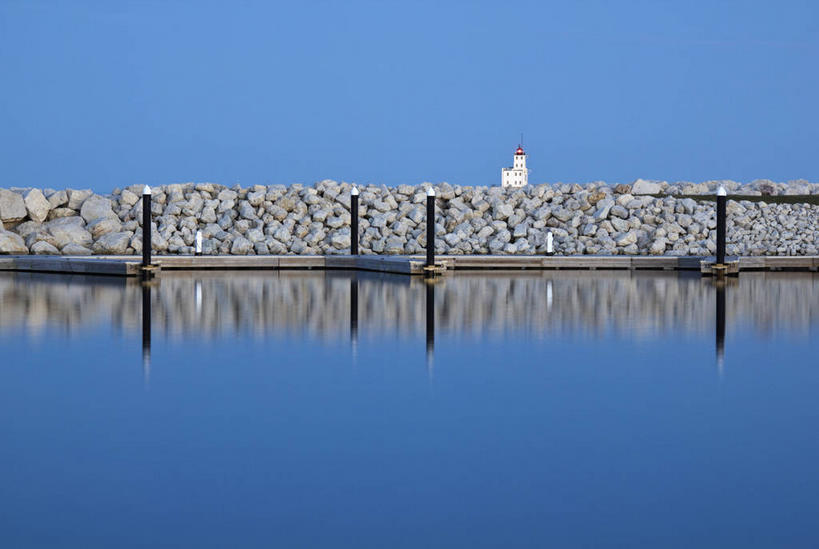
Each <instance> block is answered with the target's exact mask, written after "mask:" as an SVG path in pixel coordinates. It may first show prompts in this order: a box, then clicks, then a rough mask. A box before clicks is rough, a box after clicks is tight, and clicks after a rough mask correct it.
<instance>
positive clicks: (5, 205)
mask: <svg viewBox="0 0 819 549" xmlns="http://www.w3.org/2000/svg"><path fill="white" fill-rule="evenodd" d="M26 215H28V210H26V204H25V202H24V201H23V197H22V196H21V195H19V194H17V193H16V192H14V191H9V190H6V189H0V221H2V222H3V223H13V222H15V221H20V220H21V219H23V218H25V217H26Z"/></svg>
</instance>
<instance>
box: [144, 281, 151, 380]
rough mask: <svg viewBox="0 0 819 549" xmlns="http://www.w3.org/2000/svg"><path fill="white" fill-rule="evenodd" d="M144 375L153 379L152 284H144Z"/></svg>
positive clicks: (146, 378)
mask: <svg viewBox="0 0 819 549" xmlns="http://www.w3.org/2000/svg"><path fill="white" fill-rule="evenodd" d="M142 375H143V376H144V378H145V383H146V384H147V383H148V382H149V381H150V380H151V286H150V284H148V283H143V284H142Z"/></svg>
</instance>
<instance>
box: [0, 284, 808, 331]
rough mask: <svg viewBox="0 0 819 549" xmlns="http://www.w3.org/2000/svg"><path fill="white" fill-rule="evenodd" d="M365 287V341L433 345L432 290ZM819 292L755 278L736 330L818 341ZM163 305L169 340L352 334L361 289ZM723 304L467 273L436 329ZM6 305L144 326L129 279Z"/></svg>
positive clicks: (611, 322)
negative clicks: (429, 335)
mask: <svg viewBox="0 0 819 549" xmlns="http://www.w3.org/2000/svg"><path fill="white" fill-rule="evenodd" d="M358 279H359V283H358V302H359V310H358V315H357V316H358V322H357V326H358V331H359V333H360V335H361V337H363V338H365V339H366V338H367V337H372V336H379V337H381V336H392V337H399V338H400V337H417V336H423V334H424V332H425V328H426V314H425V313H426V305H425V290H424V288H425V286H424V282H423V280H421V279H408V278H404V277H397V276H395V277H394V276H386V275H374V274H373V275H367V274H364V273H359V274H358ZM818 281H819V277H817V276H816V275H811V274H809V273H805V274H803V273H776V274H771V273H743V274H742V275H741V276H740V278H739V282H738V283H737V285H736V286H732V287H731V288H730V291H729V292H728V293H727V302H726V312H727V318H728V325H727V329H728V330H729V331H730V330H731V328H732V327H736V326H737V325H738V324H742V325H743V326H747V327H748V328H750V329H753V330H756V331H757V332H759V333H762V334H770V333H774V332H779V333H789V334H793V333H796V334H805V333H807V331H808V330H809V329H810V328H811V326H813V325H814V323H816V322H817V318H819V284H817V282H818ZM550 288H551V291H550ZM153 294H154V296H153V329H154V332H155V333H156V334H163V335H164V336H165V337H168V336H170V337H177V336H178V337H182V336H186V335H195V336H201V335H210V336H215V337H219V336H231V335H235V334H239V333H241V334H249V335H256V336H262V335H266V334H271V333H279V334H293V333H303V334H306V335H309V336H311V337H317V338H326V339H344V338H346V337H349V334H350V332H349V329H350V318H351V316H350V315H351V310H350V279H349V276H348V275H346V274H343V273H337V272H327V273H324V272H314V273H296V272H279V273H276V272H265V273H249V272H231V273H219V272H214V273H196V274H191V273H179V274H176V273H163V275H162V279H161V282H160V284H159V285H158V286H157V287H156V288H154V290H153ZM550 296H551V297H550ZM715 299H716V296H715V292H714V290H713V287H712V286H711V285H710V284H709V283H708V281H707V280H703V279H700V277H699V276H698V275H697V276H692V277H690V278H689V277H684V278H680V277H678V276H677V275H676V274H674V273H669V274H662V273H629V272H608V273H589V272H581V271H547V272H542V273H523V274H508V275H507V274H494V275H486V274H482V273H465V274H460V273H459V274H457V275H455V276H451V277H446V278H444V279H443V280H442V281H441V282H439V283H438V284H437V285H436V291H435V316H436V329H437V330H438V331H439V333H442V334H446V335H447V336H448V337H450V338H451V337H456V338H457V337H469V338H474V337H491V336H492V335H493V334H502V333H506V332H516V333H525V334H529V335H530V336H535V337H536V336H537V335H538V334H551V335H561V334H566V335H569V334H572V333H577V332H583V333H593V334H607V333H614V334H621V335H624V336H626V337H630V338H640V337H650V336H654V335H657V334H661V333H668V332H681V333H682V332H699V333H705V332H710V331H712V330H713V329H714V314H715V313H714V311H715V308H716V307H715V301H714V300H715ZM0 306H2V315H0V326H2V327H3V328H4V329H9V328H10V327H22V328H23V329H25V330H27V331H30V332H38V331H40V330H42V328H44V327H45V326H47V325H48V326H51V327H56V328H57V329H62V330H65V331H68V332H73V331H76V330H78V329H81V328H83V327H85V326H89V325H101V324H105V323H111V324H113V325H114V326H115V327H116V328H122V329H125V330H130V331H136V330H138V329H140V327H141V326H140V324H141V323H140V319H141V310H140V309H141V290H140V287H139V285H138V284H132V283H126V282H125V281H123V280H121V279H119V280H110V279H104V278H99V277H97V278H86V277H62V276H54V275H36V274H25V273H0Z"/></svg>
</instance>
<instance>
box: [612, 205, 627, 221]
mask: <svg viewBox="0 0 819 549" xmlns="http://www.w3.org/2000/svg"><path fill="white" fill-rule="evenodd" d="M609 213H610V214H611V215H613V216H615V217H619V218H620V219H628V210H627V209H625V208H624V207H623V206H620V205H619V204H618V205H616V206H612V208H611V210H609Z"/></svg>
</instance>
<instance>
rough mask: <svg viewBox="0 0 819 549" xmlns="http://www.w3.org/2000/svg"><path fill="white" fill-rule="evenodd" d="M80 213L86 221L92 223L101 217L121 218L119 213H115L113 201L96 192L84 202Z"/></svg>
mask: <svg viewBox="0 0 819 549" xmlns="http://www.w3.org/2000/svg"><path fill="white" fill-rule="evenodd" d="M80 215H81V216H82V218H83V219H84V220H85V222H86V223H90V222H91V221H94V220H95V219H99V218H101V217H108V218H117V219H119V217H118V216H117V214H115V213H114V210H113V208H112V204H111V201H110V200H108V199H107V198H105V197H104V196H99V195H96V194H95V195H93V196H89V197H88V198H87V199H86V200H85V202H83V203H82V208H81V209H80Z"/></svg>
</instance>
